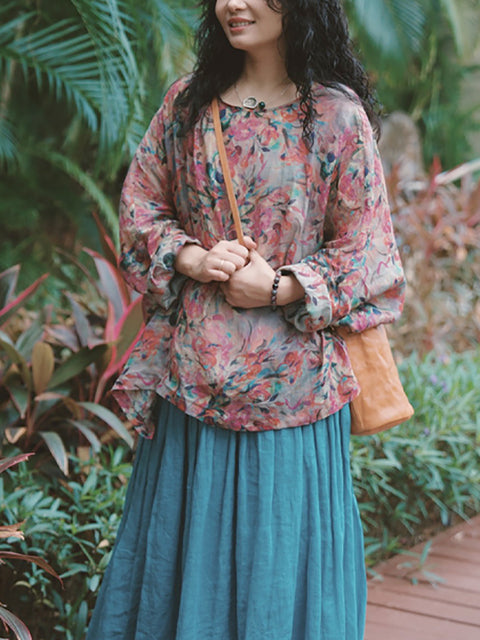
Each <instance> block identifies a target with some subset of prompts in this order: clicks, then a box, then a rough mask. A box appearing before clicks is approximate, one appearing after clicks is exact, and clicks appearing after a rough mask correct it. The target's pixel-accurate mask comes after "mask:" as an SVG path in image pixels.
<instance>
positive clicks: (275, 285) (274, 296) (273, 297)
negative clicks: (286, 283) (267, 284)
mask: <svg viewBox="0 0 480 640" xmlns="http://www.w3.org/2000/svg"><path fill="white" fill-rule="evenodd" d="M281 277H282V273H281V271H277V272H276V273H275V277H274V279H273V284H272V295H271V298H270V306H271V307H272V311H275V310H276V308H277V293H278V285H279V283H280V278H281Z"/></svg>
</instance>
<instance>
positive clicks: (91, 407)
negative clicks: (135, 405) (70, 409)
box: [78, 402, 133, 448]
mask: <svg viewBox="0 0 480 640" xmlns="http://www.w3.org/2000/svg"><path fill="white" fill-rule="evenodd" d="M78 405H79V406H80V407H83V408H84V409H86V410H87V411H90V412H91V413H93V414H94V415H96V416H97V418H100V420H103V421H104V422H106V423H107V424H108V426H109V427H111V428H112V429H113V430H114V431H115V432H116V433H117V434H118V435H119V436H120V437H121V438H122V439H123V440H124V441H125V442H126V443H127V444H128V446H129V447H131V448H133V438H132V436H131V435H130V433H129V432H128V431H127V429H126V428H125V425H124V424H123V422H121V421H120V420H119V419H118V418H117V416H116V415H115V414H114V413H113V412H112V411H110V410H109V409H107V408H106V407H102V405H100V404H96V403H94V402H79V403H78Z"/></svg>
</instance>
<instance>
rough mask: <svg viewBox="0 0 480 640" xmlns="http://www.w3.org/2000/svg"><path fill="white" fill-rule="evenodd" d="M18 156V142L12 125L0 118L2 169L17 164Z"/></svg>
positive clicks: (0, 160)
mask: <svg viewBox="0 0 480 640" xmlns="http://www.w3.org/2000/svg"><path fill="white" fill-rule="evenodd" d="M17 154H18V149H17V140H16V138H15V134H14V132H13V126H12V123H11V122H10V121H9V120H7V118H5V117H1V116H0V167H1V166H2V165H3V166H4V167H6V168H7V169H8V168H9V167H11V166H13V165H14V164H15V162H16V159H17Z"/></svg>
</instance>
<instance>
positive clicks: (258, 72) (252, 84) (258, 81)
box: [237, 51, 288, 95]
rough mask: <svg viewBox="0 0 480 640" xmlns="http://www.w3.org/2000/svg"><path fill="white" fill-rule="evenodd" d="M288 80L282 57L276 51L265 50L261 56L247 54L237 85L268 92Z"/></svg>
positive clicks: (259, 91) (260, 92)
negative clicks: (268, 52) (266, 51)
mask: <svg viewBox="0 0 480 640" xmlns="http://www.w3.org/2000/svg"><path fill="white" fill-rule="evenodd" d="M287 80H288V74H287V69H286V66H285V61H284V59H283V58H282V57H281V56H280V54H279V52H278V51H274V52H272V53H270V55H269V56H267V55H265V52H263V53H262V55H261V56H258V57H255V56H252V55H250V54H247V55H246V57H245V65H244V67H243V71H242V73H241V75H240V78H239V79H238V81H237V85H238V86H241V87H244V88H245V89H248V90H249V91H250V92H252V93H254V92H257V93H259V94H264V95H265V94H268V93H270V92H272V91H274V90H275V89H276V88H278V87H279V86H281V85H282V84H283V85H284V84H285V83H286V82H287Z"/></svg>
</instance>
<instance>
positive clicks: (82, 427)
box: [67, 420, 102, 453]
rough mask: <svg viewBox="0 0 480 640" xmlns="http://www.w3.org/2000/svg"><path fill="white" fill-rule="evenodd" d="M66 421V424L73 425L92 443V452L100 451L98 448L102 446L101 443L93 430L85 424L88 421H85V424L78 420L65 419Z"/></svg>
mask: <svg viewBox="0 0 480 640" xmlns="http://www.w3.org/2000/svg"><path fill="white" fill-rule="evenodd" d="M67 422H68V424H71V425H72V426H73V427H75V428H76V429H78V430H79V431H80V433H83V435H84V436H85V437H86V438H87V440H88V441H89V442H90V444H91V445H92V449H93V451H94V453H98V452H99V451H100V449H101V448H102V444H101V442H100V440H99V439H98V438H97V436H96V434H95V432H94V431H92V429H90V428H89V427H88V426H87V425H88V424H89V423H88V422H85V424H84V423H82V422H80V421H79V420H67Z"/></svg>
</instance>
